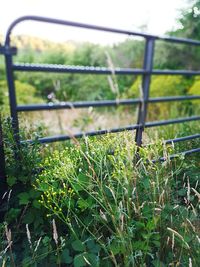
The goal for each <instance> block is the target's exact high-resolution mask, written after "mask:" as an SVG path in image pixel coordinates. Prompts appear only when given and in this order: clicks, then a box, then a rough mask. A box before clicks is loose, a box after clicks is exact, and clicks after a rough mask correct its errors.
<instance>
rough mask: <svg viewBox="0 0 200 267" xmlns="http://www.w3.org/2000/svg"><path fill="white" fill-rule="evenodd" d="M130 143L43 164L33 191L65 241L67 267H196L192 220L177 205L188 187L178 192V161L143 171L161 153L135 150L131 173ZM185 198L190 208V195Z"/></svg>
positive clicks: (76, 149) (83, 148)
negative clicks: (190, 264) (136, 159)
mask: <svg viewBox="0 0 200 267" xmlns="http://www.w3.org/2000/svg"><path fill="white" fill-rule="evenodd" d="M122 136H124V135H122ZM130 140H131V139H130V137H129V141H128V140H127V135H126V137H125V138H124V137H123V138H121V137H119V136H118V137H116V136H115V137H111V136H107V137H101V138H100V139H94V140H93V141H92V140H90V139H86V140H85V144H84V143H79V144H77V146H72V147H68V148H66V149H65V150H64V151H63V152H61V153H59V152H58V151H55V153H54V154H53V156H52V157H49V158H46V160H45V162H44V166H45V170H44V171H43V172H42V174H41V175H40V176H39V178H38V179H37V183H36V188H37V189H38V190H39V191H40V192H41V194H42V195H41V201H40V203H41V205H42V206H44V207H45V208H46V209H47V210H48V216H49V217H50V218H54V219H55V220H56V221H58V222H59V224H60V231H61V232H60V233H61V235H63V233H67V235H68V237H67V241H66V246H67V248H68V249H69V253H70V256H71V261H73V265H74V266H86V265H92V266H103V265H106V266H146V265H152V266H160V265H162V266H169V265H170V264H176V263H177V262H179V263H180V264H182V265H185V264H186V263H187V262H189V258H191V260H192V261H193V262H195V263H196V262H198V257H197V255H198V252H195V253H194V254H193V253H191V251H193V249H194V250H195V248H196V246H197V243H198V240H197V239H196V234H197V232H195V233H194V232H193V230H194V229H193V230H192V229H191V226H190V223H189V222H191V224H192V221H194V222H195V221H196V219H197V217H195V216H194V214H193V212H192V211H191V212H190V210H189V209H188V207H187V205H185V204H184V203H183V196H186V195H187V190H189V189H188V188H189V184H188V186H187V187H185V186H184V182H185V179H186V178H185V176H183V177H182V175H183V173H181V172H182V171H183V165H182V161H181V160H177V161H176V162H175V163H174V164H173V163H170V162H168V163H164V164H156V165H154V164H150V163H148V164H147V162H149V159H150V158H151V157H152V156H153V157H155V156H158V155H160V153H162V147H161V146H159V145H158V146H157V147H155V146H154V147H152V149H151V148H148V149H141V151H140V155H141V157H142V159H141V161H140V162H139V163H138V164H137V165H134V166H133V158H132V157H133V155H134V154H136V147H135V146H134V144H133V143H132V142H130ZM155 151H156V152H155ZM178 177H179V178H180V181H179V182H178V183H177V185H176V182H175V181H176V180H177V179H179V178H178ZM181 179H182V180H181ZM196 181H197V180H196V179H195V181H193V183H191V186H195V183H196ZM189 182H190V180H188V183H189ZM177 186H178V187H177ZM194 190H196V189H194ZM190 194H191V195H190V197H191V198H190V199H191V201H193V200H194V202H193V203H194V205H195V208H198V207H197V202H198V201H197V198H196V196H195V191H190ZM188 203H189V202H188ZM174 242H175V243H174ZM172 243H173V245H172ZM195 244H196V245H195Z"/></svg>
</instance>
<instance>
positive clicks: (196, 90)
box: [188, 78, 200, 111]
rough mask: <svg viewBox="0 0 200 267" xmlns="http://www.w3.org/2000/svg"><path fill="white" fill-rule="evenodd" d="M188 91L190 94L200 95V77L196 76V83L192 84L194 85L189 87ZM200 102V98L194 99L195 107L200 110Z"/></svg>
mask: <svg viewBox="0 0 200 267" xmlns="http://www.w3.org/2000/svg"><path fill="white" fill-rule="evenodd" d="M188 93H189V94H190V95H198V96H199V95H200V79H199V78H196V79H195V81H194V83H193V84H192V86H191V87H190V88H189V91H188ZM199 103H200V100H194V101H193V105H194V107H195V109H197V110H198V111H199Z"/></svg>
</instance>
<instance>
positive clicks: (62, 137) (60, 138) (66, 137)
mask: <svg viewBox="0 0 200 267" xmlns="http://www.w3.org/2000/svg"><path fill="white" fill-rule="evenodd" d="M196 120H200V116H193V117H189V118H179V119H173V120H167V121H155V122H147V123H146V124H145V128H150V127H158V126H163V125H169V124H175V123H182V122H189V121H196ZM140 127H142V125H139V124H135V125H129V126H125V127H121V128H114V129H105V130H99V131H91V132H85V133H84V132H82V133H78V134H71V135H56V136H51V137H42V138H38V139H37V141H38V142H39V143H52V142H57V141H65V140H69V139H72V138H75V139H76V138H82V137H84V136H95V135H103V134H108V133H118V132H124V131H131V130H136V129H138V128H140ZM33 142H35V141H33V140H27V141H25V140H24V141H22V143H33Z"/></svg>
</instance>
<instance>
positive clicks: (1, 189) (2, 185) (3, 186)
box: [0, 113, 7, 222]
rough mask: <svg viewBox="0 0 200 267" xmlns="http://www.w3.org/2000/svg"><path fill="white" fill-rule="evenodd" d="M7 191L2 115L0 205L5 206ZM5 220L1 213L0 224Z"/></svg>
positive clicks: (0, 212) (0, 134)
mask: <svg viewBox="0 0 200 267" xmlns="http://www.w3.org/2000/svg"><path fill="white" fill-rule="evenodd" d="M6 190H7V181H6V170H5V154H4V144H3V129H2V119H1V113H0V205H2V204H3V202H4V199H3V195H4V194H5V192H6ZM3 220H4V211H2V209H1V211H0V222H3Z"/></svg>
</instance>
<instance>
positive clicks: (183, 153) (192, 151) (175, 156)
mask: <svg viewBox="0 0 200 267" xmlns="http://www.w3.org/2000/svg"><path fill="white" fill-rule="evenodd" d="M199 152H200V148H194V149H190V150H186V151H183V152H179V153H176V154H172V155H169V157H161V158H159V159H154V160H152V161H151V162H152V163H156V162H159V161H160V162H164V161H167V160H168V159H169V160H172V159H175V158H179V157H180V156H188V155H190V154H193V153H199Z"/></svg>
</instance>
